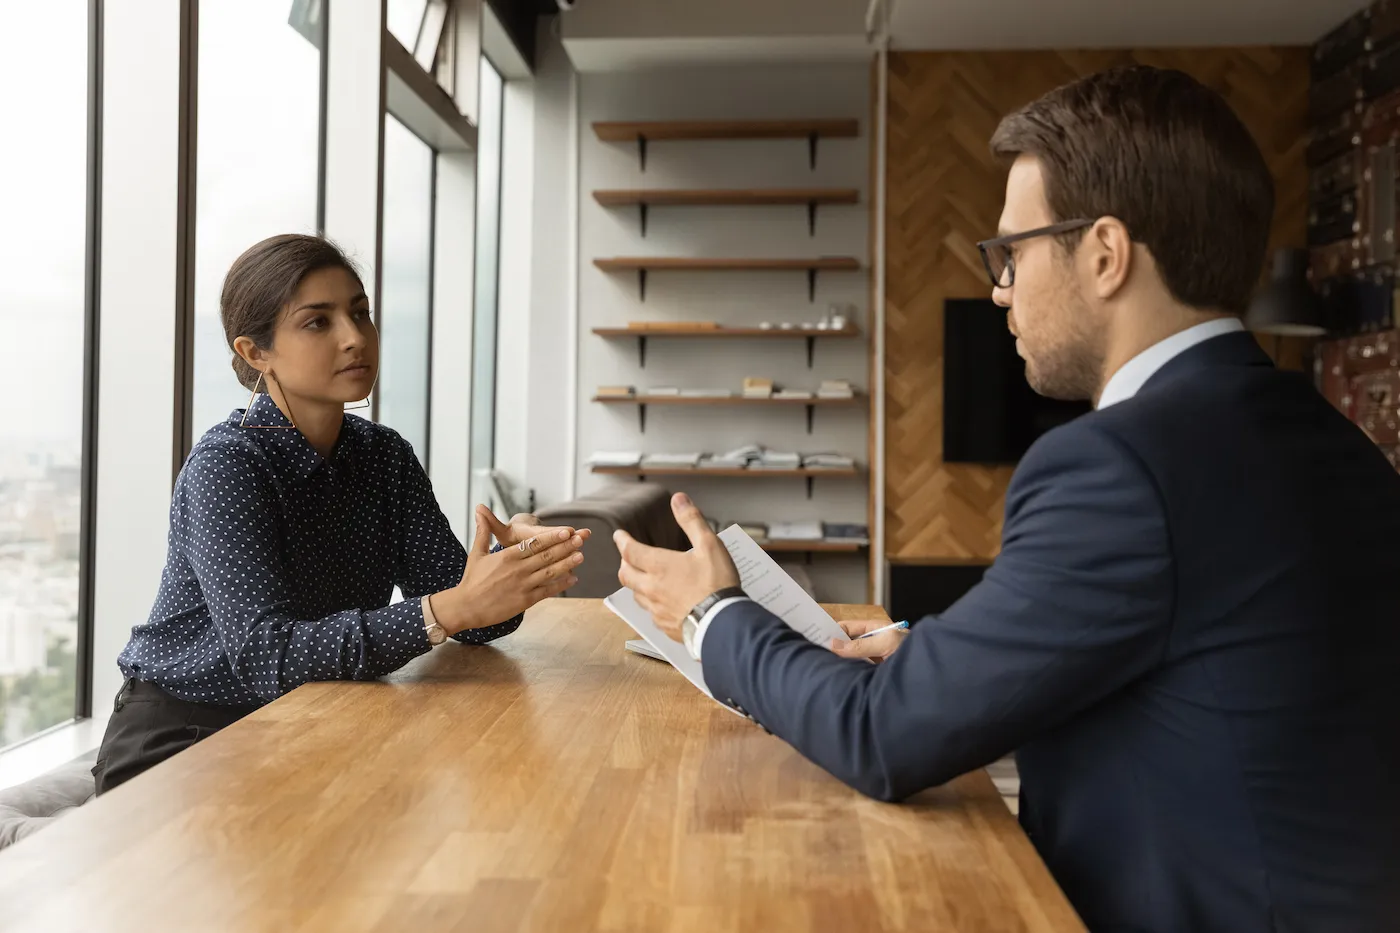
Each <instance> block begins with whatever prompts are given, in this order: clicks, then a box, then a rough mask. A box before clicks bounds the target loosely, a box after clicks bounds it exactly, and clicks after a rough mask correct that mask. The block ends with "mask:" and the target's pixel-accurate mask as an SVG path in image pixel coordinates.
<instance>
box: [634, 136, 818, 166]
mask: <svg viewBox="0 0 1400 933" xmlns="http://www.w3.org/2000/svg"><path fill="white" fill-rule="evenodd" d="M637 158H638V159H640V160H641V163H642V171H644V172H645V171H646V170H647V138H646V137H645V136H643V135H642V134H641V133H638V134H637ZM812 158H814V159H815V158H816V156H813V157H812Z"/></svg>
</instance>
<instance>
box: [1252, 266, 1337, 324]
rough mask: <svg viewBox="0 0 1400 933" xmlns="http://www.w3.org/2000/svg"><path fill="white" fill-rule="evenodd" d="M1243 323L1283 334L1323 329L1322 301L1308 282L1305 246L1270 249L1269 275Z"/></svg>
mask: <svg viewBox="0 0 1400 933" xmlns="http://www.w3.org/2000/svg"><path fill="white" fill-rule="evenodd" d="M1245 324H1246V325H1248V327H1249V329H1250V330H1253V331H1257V332H1259V333H1262V334H1275V335H1278V336H1286V337H1318V336H1321V335H1323V334H1325V333H1327V328H1326V327H1324V326H1323V323H1322V301H1321V299H1320V298H1319V297H1318V295H1317V293H1316V292H1314V291H1313V288H1312V285H1311V283H1309V282H1308V252H1307V250H1303V249H1280V250H1278V251H1277V252H1275V253H1274V269H1273V275H1272V276H1271V277H1270V279H1269V283H1268V284H1267V285H1265V286H1264V287H1263V288H1262V289H1260V290H1259V293H1258V294H1256V295H1255V296H1254V300H1253V301H1251V302H1250V304H1249V311H1248V312H1247V313H1246V314H1245Z"/></svg>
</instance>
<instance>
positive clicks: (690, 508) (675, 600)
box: [613, 493, 739, 641]
mask: <svg viewBox="0 0 1400 933" xmlns="http://www.w3.org/2000/svg"><path fill="white" fill-rule="evenodd" d="M671 511H672V512H673V513H674V514H675V516H676V521H677V522H679V523H680V526H681V530H683V531H684V532H685V536H686V537H687V538H689V539H690V543H691V549H690V550H689V551H670V550H667V549H665V548H657V547H648V546H647V545H645V544H639V543H638V542H637V541H636V540H634V539H633V537H632V536H631V535H629V534H628V533H627V532H625V531H618V532H615V533H614V534H613V540H614V541H615V542H617V549H618V552H619V553H620V554H621V555H622V567H621V569H619V570H618V572H617V579H618V581H619V582H621V583H622V585H623V586H625V587H627V588H628V589H630V590H631V591H632V593H633V595H635V596H636V597H637V604H638V605H639V606H641V607H642V608H643V609H645V610H646V611H647V612H650V613H651V617H652V619H653V620H654V621H655V622H656V625H657V627H658V628H660V629H661V630H662V631H663V632H665V633H666V634H667V635H669V636H670V637H671V638H673V639H675V640H676V641H680V640H681V621H682V620H683V619H684V618H685V616H686V613H688V612H690V610H691V609H693V608H695V606H696V604H697V603H699V602H700V601H701V600H702V599H704V598H705V597H706V596H709V595H710V594H711V593H713V592H715V591H716V590H721V589H724V588H725V587H726V586H738V585H739V571H737V570H736V569H734V561H733V559H732V558H730V556H729V551H727V550H726V549H725V547H724V542H722V541H720V539H719V537H718V536H717V535H716V534H715V533H714V532H713V531H711V530H710V526H709V525H707V524H706V523H705V518H704V516H702V515H701V514H700V510H699V509H697V508H696V507H695V503H693V502H691V501H690V497H689V496H687V495H686V494H685V493H676V494H675V495H674V496H672V497H671Z"/></svg>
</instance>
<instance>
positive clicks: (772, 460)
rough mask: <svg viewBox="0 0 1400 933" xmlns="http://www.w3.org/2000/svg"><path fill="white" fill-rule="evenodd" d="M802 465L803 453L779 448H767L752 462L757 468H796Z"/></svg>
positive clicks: (754, 467)
mask: <svg viewBox="0 0 1400 933" xmlns="http://www.w3.org/2000/svg"><path fill="white" fill-rule="evenodd" d="M801 466H802V455H801V454H798V453H787V452H783V451H777V450H765V451H763V453H762V454H760V455H759V458H758V460H757V461H756V462H755V463H754V464H752V467H753V469H757V470H796V469H798V468H800V467H801Z"/></svg>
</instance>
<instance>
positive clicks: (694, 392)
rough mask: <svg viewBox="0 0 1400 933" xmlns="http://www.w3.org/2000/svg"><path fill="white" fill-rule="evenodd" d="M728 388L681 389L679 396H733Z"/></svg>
mask: <svg viewBox="0 0 1400 933" xmlns="http://www.w3.org/2000/svg"><path fill="white" fill-rule="evenodd" d="M733 397H734V393H733V392H731V391H730V390H729V389H681V398H733Z"/></svg>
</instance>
